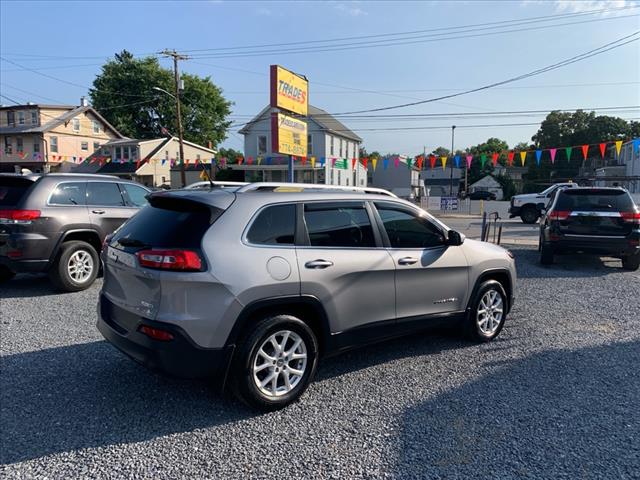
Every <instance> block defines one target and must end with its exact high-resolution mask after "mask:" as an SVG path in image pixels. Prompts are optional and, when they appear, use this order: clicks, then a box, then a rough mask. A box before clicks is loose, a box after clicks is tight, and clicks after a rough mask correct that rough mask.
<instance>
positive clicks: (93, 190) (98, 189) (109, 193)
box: [87, 182, 124, 207]
mask: <svg viewBox="0 0 640 480" xmlns="http://www.w3.org/2000/svg"><path fill="white" fill-rule="evenodd" d="M87 205H100V206H103V207H119V206H123V205H124V199H123V198H122V193H120V189H119V188H118V184H117V183H115V182H89V184H88V185H87Z"/></svg>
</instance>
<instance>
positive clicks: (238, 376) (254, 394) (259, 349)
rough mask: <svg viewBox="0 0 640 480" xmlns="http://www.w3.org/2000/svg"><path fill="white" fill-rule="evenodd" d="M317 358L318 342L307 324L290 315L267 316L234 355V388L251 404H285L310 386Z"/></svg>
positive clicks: (270, 407)
mask: <svg viewBox="0 0 640 480" xmlns="http://www.w3.org/2000/svg"><path fill="white" fill-rule="evenodd" d="M317 360H318V342H317V340H316V337H315V335H314V333H313V331H312V330H311V329H310V328H309V326H308V325H307V324H305V323H304V322H302V321H301V320H300V319H298V318H296V317H293V316H290V315H277V316H274V317H269V318H265V319H264V320H262V321H261V322H260V323H258V324H257V325H256V326H255V327H254V328H253V329H252V331H251V333H250V334H249V335H248V337H247V338H246V339H245V340H244V341H243V343H242V345H240V346H239V348H238V351H237V353H236V355H235V356H234V364H233V370H232V373H231V375H232V377H231V383H232V387H233V390H234V391H235V393H236V395H237V396H238V397H240V399H241V400H243V401H244V402H245V403H247V404H248V405H249V406H251V407H254V408H257V409H260V410H266V411H269V410H276V409H279V408H283V407H285V406H287V405H288V404H290V403H291V402H293V401H295V400H297V399H298V398H299V397H300V396H301V395H302V394H303V393H304V391H305V390H306V389H307V386H308V385H309V383H310V382H311V380H312V379H313V376H314V375H315V371H316V365H317Z"/></svg>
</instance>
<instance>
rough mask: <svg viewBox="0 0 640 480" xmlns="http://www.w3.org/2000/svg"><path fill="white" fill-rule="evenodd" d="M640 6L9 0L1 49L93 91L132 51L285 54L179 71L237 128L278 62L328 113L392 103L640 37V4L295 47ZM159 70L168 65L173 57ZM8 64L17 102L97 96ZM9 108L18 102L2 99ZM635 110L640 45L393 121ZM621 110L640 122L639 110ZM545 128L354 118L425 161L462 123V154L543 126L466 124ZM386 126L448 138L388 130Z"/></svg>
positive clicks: (8, 89) (381, 143) (377, 146)
mask: <svg viewBox="0 0 640 480" xmlns="http://www.w3.org/2000/svg"><path fill="white" fill-rule="evenodd" d="M636 4H638V2H633V1H628V0H618V1H614V2H604V1H599V0H589V1H583V2H580V1H564V0H560V1H555V0H548V1H538V0H524V1H500V2H481V1H473V2H472V1H423V2H399V1H398V2H384V1H376V2H367V1H360V2H344V1H333V2H267V1H264V2H232V1H200V2H180V3H173V2H154V1H146V2H56V1H48V2H0V27H1V28H0V53H1V54H2V56H3V57H5V58H8V59H10V60H12V61H15V62H18V63H19V64H22V65H26V66H28V67H30V68H33V69H37V70H38V71H40V72H41V73H43V74H47V75H51V76H54V77H57V78H61V79H64V80H66V81H69V82H72V83H76V84H79V85H90V84H91V82H92V81H93V78H94V77H95V75H96V73H97V72H99V69H100V67H99V65H100V64H101V63H102V61H103V59H105V58H107V57H109V56H111V55H113V54H114V53H115V52H118V51H120V50H122V49H127V50H129V51H131V52H133V53H136V54H144V53H153V52H157V51H159V50H161V49H163V48H175V49H177V50H179V51H180V50H194V49H213V48H225V47H238V46H247V45H249V46H251V45H263V44H284V45H282V46H278V47H274V48H273V49H271V50H272V51H273V53H269V54H268V55H260V56H249V57H232V58H198V59H193V60H190V61H187V62H185V63H184V64H183V69H184V70H186V71H188V72H190V73H195V74H198V75H202V76H211V77H212V79H213V81H214V82H215V83H216V84H218V85H219V86H220V87H222V89H223V90H224V92H225V96H226V97H227V98H228V99H229V100H231V101H233V102H234V107H233V114H234V117H233V119H234V121H237V122H241V121H243V120H244V121H246V120H247V119H248V116H250V115H253V114H255V113H257V112H258V111H259V110H260V109H261V108H263V107H264V106H265V105H266V104H267V103H268V99H269V96H268V72H269V65H270V64H275V63H277V64H280V65H283V66H285V67H287V68H289V69H292V70H294V71H296V72H299V73H303V74H305V75H306V76H307V77H308V78H309V81H310V102H311V103H312V104H313V105H315V106H317V107H320V108H322V109H324V110H327V111H329V112H345V111H352V110H362V109H369V108H377V107H384V106H388V105H394V104H399V103H406V102H411V101H415V100H421V99H427V98H431V97H434V96H438V95H441V94H447V93H454V92H455V91H458V90H464V89H468V88H473V87H477V86H481V85H485V84H489V83H492V82H496V81H500V80H503V79H505V78H509V77H513V76H515V75H519V74H522V73H526V72H529V71H531V70H535V69H536V68H539V67H542V66H546V65H549V64H552V63H554V62H556V61H560V60H564V59H566V58H569V57H572V56H574V55H576V54H579V53H583V52H586V51H588V50H591V49H593V48H596V47H598V46H601V45H603V44H605V43H608V42H610V41H613V40H615V39H617V38H619V37H622V36H624V35H629V34H631V33H633V32H634V31H637V30H640V16H638V15H640V8H629V9H626V10H617V11H615V12H614V11H608V12H603V13H600V14H597V15H589V16H585V17H579V18H578V17H573V18H572V19H568V20H562V21H556V23H569V22H577V21H578V20H580V21H584V20H585V19H589V20H596V21H593V22H591V23H581V24H575V25H568V26H561V27H556V28H538V29H536V30H525V29H523V27H514V28H510V29H511V30H515V31H513V32H510V33H504V34H490V33H495V31H496V30H493V29H492V28H488V29H487V30H484V31H483V32H484V33H485V34H484V35H483V36H478V37H475V38H459V39H453V40H441V39H439V40H438V41H430V42H424V41H420V43H411V44H404V45H395V46H384V47H377V48H366V49H364V48H363V49H351V50H340V51H331V52H327V51H325V52H313V53H304V54H299V53H298V54H292V53H289V54H287V50H289V49H290V48H296V46H298V47H299V44H298V42H302V41H311V40H323V39H333V38H344V37H354V36H366V35H377V34H386V33H398V32H410V31H417V30H430V31H433V32H437V34H442V33H449V32H451V33H455V32H456V31H457V30H459V29H460V27H461V26H465V25H472V24H484V23H488V22H497V21H502V20H515V19H525V18H530V17H540V16H546V15H557V14H570V13H581V12H585V11H589V10H601V9H606V8H609V9H611V8H620V7H630V6H631V7H632V6H634V5H636ZM638 6H639V7H640V4H638ZM618 16H624V18H616V17H618ZM27 19H28V22H25V20H27ZM546 25H547V24H535V25H534V26H536V27H541V26H545V27H546ZM357 41H363V40H357ZM398 43H400V42H398ZM254 51H255V50H254ZM200 55H202V53H200ZM49 57H57V58H49ZM59 57H69V58H59ZM75 57H80V58H75ZM81 57H90V58H81ZM162 62H163V64H165V65H167V66H168V65H169V63H168V61H166V60H162ZM0 67H1V70H0V74H1V76H0V82H1V84H0V93H1V94H2V95H5V96H7V97H10V98H12V99H15V100H17V101H20V102H26V101H28V100H29V101H34V102H40V103H52V102H53V101H55V102H60V103H71V104H77V103H78V102H79V97H80V96H81V95H84V94H86V93H87V90H86V89H85V88H82V87H77V86H72V85H69V84H65V83H62V82H60V81H57V80H53V79H50V78H45V77H42V76H40V75H37V74H35V73H33V72H28V71H23V70H20V69H18V68H17V67H15V66H14V65H11V64H9V63H7V62H2V63H0ZM40 69H41V70H40ZM605 83H608V84H609V85H603V84H605ZM594 84H598V85H594ZM532 87H533V88H532ZM362 90H366V91H367V92H363V91H362ZM25 92H29V93H25ZM372 92H375V93H372ZM36 94H37V95H39V96H36ZM42 97H44V98H42ZM1 101H2V103H4V104H9V103H10V102H8V101H7V99H6V98H3V99H2V100H1ZM632 105H636V106H637V105H640V42H634V43H631V44H629V45H625V46H623V47H621V48H619V49H616V50H613V51H611V52H607V53H604V54H602V55H599V56H597V57H593V58H590V59H587V60H585V61H583V62H579V63H575V64H573V65H570V66H567V67H565V68H561V69H558V70H555V71H552V72H549V73H546V74H542V75H539V76H537V77H533V78H529V79H526V80H523V81H521V82H517V83H513V84H510V85H508V86H506V88H505V87H503V88H499V89H490V90H486V91H483V92H478V93H473V94H469V95H465V96H460V97H456V98H453V99H450V100H445V101H443V102H437V103H428V104H424V105H420V106H414V107H410V108H405V109H399V110H393V111H389V112H384V113H390V114H401V113H406V114H409V113H411V114H423V113H451V112H457V113H462V112H464V113H466V112H490V111H494V112H495V111H513V110H551V109H560V108H566V109H570V108H593V107H609V106H632ZM615 114H617V115H619V116H623V117H626V118H632V117H640V109H636V110H634V111H627V112H624V113H615ZM542 118H543V117H542V116H541V115H532V116H528V117H509V118H499V119H496V118H479V119H475V118H463V119H456V120H452V119H450V118H445V119H428V118H421V119H417V120H416V119H413V120H411V121H397V120H394V119H380V118H377V119H358V120H345V121H344V122H345V123H346V124H347V125H348V126H349V127H351V128H353V129H354V130H355V131H356V132H358V133H359V134H360V136H362V137H363V138H364V140H365V147H366V148H367V149H368V150H369V151H372V150H379V151H381V152H383V153H385V152H398V153H405V154H410V155H414V154H417V153H418V152H421V151H422V149H423V146H426V148H427V151H430V150H432V149H433V148H435V147H437V146H439V145H444V146H447V147H448V146H450V143H451V133H450V129H448V128H447V127H448V126H450V125H452V124H454V123H455V124H457V125H458V128H457V129H456V148H464V147H466V146H469V145H473V144H476V143H479V142H482V141H484V140H486V139H487V138H488V137H492V136H493V137H499V138H502V139H505V140H506V141H507V142H508V143H509V145H510V146H513V145H514V144H515V143H517V142H519V141H529V140H530V138H531V135H532V134H534V133H535V131H536V130H537V127H536V126H500V127H490V128H465V127H464V125H475V124H497V123H500V124H502V123H534V122H538V121H540V120H541V119H542ZM387 127H392V128H401V127H412V128H416V127H443V128H442V129H429V130H416V129H414V130H393V131H384V129H385V128H387ZM367 129H369V130H367ZM370 129H383V130H382V131H380V130H376V131H372V130H370ZM236 131H237V129H236ZM225 146H228V147H233V148H239V147H241V146H242V143H241V137H240V136H239V135H238V134H237V133H230V134H229V138H228V139H227V141H226V142H225Z"/></svg>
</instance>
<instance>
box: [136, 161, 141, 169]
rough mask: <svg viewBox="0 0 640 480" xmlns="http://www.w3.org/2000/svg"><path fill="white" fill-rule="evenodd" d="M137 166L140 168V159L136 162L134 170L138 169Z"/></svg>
mask: <svg viewBox="0 0 640 480" xmlns="http://www.w3.org/2000/svg"><path fill="white" fill-rule="evenodd" d="M139 168H140V160H138V161H137V162H136V170H138V169H139Z"/></svg>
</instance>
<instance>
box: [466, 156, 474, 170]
mask: <svg viewBox="0 0 640 480" xmlns="http://www.w3.org/2000/svg"><path fill="white" fill-rule="evenodd" d="M472 160H473V155H467V169H471V161H472Z"/></svg>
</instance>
